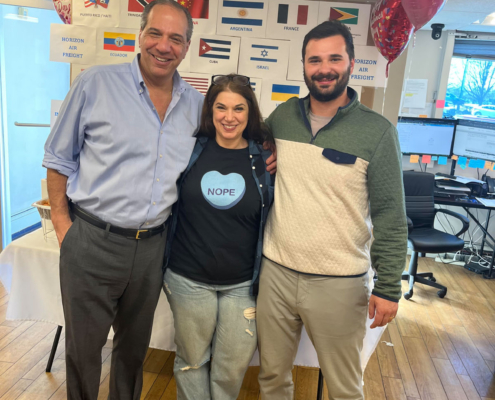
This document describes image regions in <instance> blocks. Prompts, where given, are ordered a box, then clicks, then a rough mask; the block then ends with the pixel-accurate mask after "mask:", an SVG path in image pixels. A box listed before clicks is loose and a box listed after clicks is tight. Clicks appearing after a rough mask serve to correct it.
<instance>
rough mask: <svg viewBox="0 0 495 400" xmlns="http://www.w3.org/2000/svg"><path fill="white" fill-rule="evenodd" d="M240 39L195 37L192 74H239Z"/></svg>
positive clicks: (192, 43) (193, 41) (192, 50)
mask: <svg viewBox="0 0 495 400" xmlns="http://www.w3.org/2000/svg"><path fill="white" fill-rule="evenodd" d="M240 41H241V39H240V38H236V37H226V36H208V35H193V38H192V41H191V47H190V48H189V52H190V53H191V72H199V73H210V74H230V73H236V72H237V60H238V58H239V45H240Z"/></svg>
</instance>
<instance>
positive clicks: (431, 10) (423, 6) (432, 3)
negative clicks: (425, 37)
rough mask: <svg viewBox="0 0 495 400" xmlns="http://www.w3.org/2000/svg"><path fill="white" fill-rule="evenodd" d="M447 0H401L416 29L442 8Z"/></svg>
mask: <svg viewBox="0 0 495 400" xmlns="http://www.w3.org/2000/svg"><path fill="white" fill-rule="evenodd" d="M445 3H447V0H402V6H403V7H404V10H406V13H407V16H408V17H409V20H410V21H411V22H412V23H413V25H414V28H415V29H416V30H417V31H418V30H420V29H421V28H422V27H423V26H425V25H426V24H427V23H428V22H429V21H431V19H432V18H433V17H434V16H435V15H436V14H437V13H438V12H439V11H440V10H441V9H442V7H443V6H444V5H445Z"/></svg>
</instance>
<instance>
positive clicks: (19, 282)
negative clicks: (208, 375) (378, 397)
mask: <svg viewBox="0 0 495 400" xmlns="http://www.w3.org/2000/svg"><path fill="white" fill-rule="evenodd" d="M58 265H59V248H58V244H57V241H56V240H54V239H49V240H48V241H45V240H44V238H43V233H42V231H41V229H39V230H37V231H35V232H32V233H30V234H28V235H26V236H23V237H22V238H20V239H17V240H15V241H14V242H12V243H11V244H9V245H8V246H7V247H6V248H5V249H4V250H3V252H2V253H1V254H0V280H1V281H2V283H3V285H4V286H5V288H6V289H7V290H8V292H9V293H10V299H9V305H8V309H7V319H9V320H29V321H44V322H51V323H53V324H57V325H61V326H63V325H64V314H63V310H62V299H61V294H60V281H59V267H58ZM370 324H371V320H368V329H367V332H366V337H365V339H364V347H363V351H362V354H361V362H362V364H363V369H364V367H365V366H366V364H367V363H368V360H369V358H370V356H371V354H372V353H373V351H374V350H375V348H376V346H377V345H378V342H379V340H380V337H381V335H382V333H383V328H377V329H373V330H371V329H369V325H370ZM150 347H153V348H156V349H162V350H169V351H175V344H174V324H173V319H172V311H171V310H170V306H169V305H168V301H167V298H166V296H165V294H164V293H163V292H162V294H161V296H160V300H159V302H158V307H157V309H156V312H155V321H154V324H153V332H152V335H151V343H150ZM251 364H252V365H258V353H256V354H255V356H254V358H253V361H252V363H251ZM295 364H296V365H303V366H311V367H318V366H319V365H318V358H317V357H316V352H315V350H314V348H313V345H312V344H311V341H310V340H309V338H308V335H307V333H306V331H305V330H304V331H303V333H302V337H301V343H300V345H299V350H298V353H297V357H296V361H295Z"/></svg>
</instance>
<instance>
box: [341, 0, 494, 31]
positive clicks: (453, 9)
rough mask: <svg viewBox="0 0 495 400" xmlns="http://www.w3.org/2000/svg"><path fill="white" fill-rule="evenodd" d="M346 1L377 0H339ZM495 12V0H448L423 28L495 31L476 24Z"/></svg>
mask: <svg viewBox="0 0 495 400" xmlns="http://www.w3.org/2000/svg"><path fill="white" fill-rule="evenodd" d="M338 1H341V2H345V3H364V4H366V3H368V4H374V3H376V0H338ZM493 12H495V0H447V4H445V6H444V7H443V9H442V10H441V11H440V12H439V13H438V14H437V15H436V16H435V17H434V18H433V19H432V20H431V21H430V22H429V23H428V24H426V26H425V27H423V29H431V28H430V26H431V24H435V23H437V24H445V28H444V29H445V30H461V31H475V32H492V33H495V26H489V25H480V24H474V25H473V22H475V21H478V20H479V21H481V22H483V20H484V19H485V18H486V16H487V15H489V14H491V13H493Z"/></svg>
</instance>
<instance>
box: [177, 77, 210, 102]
mask: <svg viewBox="0 0 495 400" xmlns="http://www.w3.org/2000/svg"><path fill="white" fill-rule="evenodd" d="M180 76H181V78H182V79H184V80H185V81H186V82H187V83H189V84H190V85H191V86H192V87H193V88H194V89H196V90H197V91H198V92H199V93H201V94H202V95H203V96H206V92H207V91H208V88H209V87H210V82H211V75H210V74H196V73H194V72H185V73H183V74H180Z"/></svg>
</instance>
